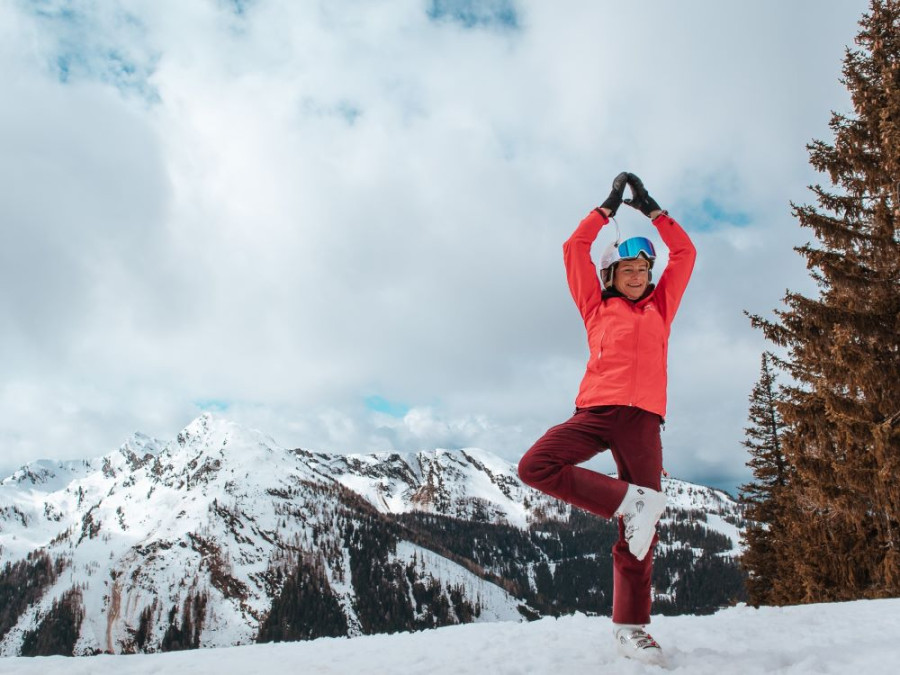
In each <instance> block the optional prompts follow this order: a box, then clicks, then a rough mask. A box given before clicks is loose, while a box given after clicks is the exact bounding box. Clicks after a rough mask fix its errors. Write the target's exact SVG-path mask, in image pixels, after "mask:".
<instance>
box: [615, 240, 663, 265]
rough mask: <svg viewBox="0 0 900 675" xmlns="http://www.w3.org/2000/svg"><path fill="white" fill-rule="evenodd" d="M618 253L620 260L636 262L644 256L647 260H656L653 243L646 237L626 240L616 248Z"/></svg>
mask: <svg viewBox="0 0 900 675" xmlns="http://www.w3.org/2000/svg"><path fill="white" fill-rule="evenodd" d="M616 253H618V254H619V257H618V259H619V260H635V259H637V258H639V257H640V256H642V255H643V256H644V257H645V258H646V259H647V260H655V259H656V249H655V248H653V242H652V241H650V240H649V239H647V238H646V237H631V239H626V240H625V241H623V242H622V243H621V244H619V245H618V246H617V247H616Z"/></svg>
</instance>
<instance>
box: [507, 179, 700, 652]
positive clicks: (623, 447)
mask: <svg viewBox="0 0 900 675" xmlns="http://www.w3.org/2000/svg"><path fill="white" fill-rule="evenodd" d="M626 185H628V186H629V187H630V188H631V193H632V198H631V199H624V200H623V196H624V191H625V186H626ZM623 201H624V203H625V204H628V205H629V206H631V207H633V208H635V209H638V210H639V211H641V212H642V213H644V214H645V215H646V216H648V217H649V218H650V219H651V221H652V223H653V225H654V226H655V227H656V229H657V230H658V231H659V235H660V238H661V239H662V240H663V242H664V243H665V244H666V246H667V247H668V249H669V262H668V264H667V265H666V268H665V271H664V272H663V273H662V275H661V276H660V278H659V281H658V282H657V283H656V284H655V285H654V284H652V283H651V280H652V268H653V263H654V261H655V260H656V251H655V249H654V247H653V244H652V242H650V240H648V239H646V238H644V237H632V238H631V239H627V240H625V241H624V242H621V243H620V242H618V241H616V242H614V243H612V244H610V245H609V246H608V247H607V248H606V249H605V251H604V252H603V255H602V256H601V258H600V266H599V267H600V277H599V279H598V275H597V268H596V267H595V265H594V263H593V261H592V260H591V245H592V244H593V243H594V240H595V239H596V238H597V235H598V234H599V233H600V230H601V229H602V228H603V227H604V226H605V225H606V224H607V223H609V219H610V218H611V217H612V216H614V215H615V213H616V210H617V209H618V208H619V206H621V204H622V203H623ZM563 256H564V260H565V266H566V276H567V278H568V282H569V289H570V291H571V292H572V298H573V299H574V300H575V304H576V305H577V306H578V310H579V311H580V312H581V316H582V318H583V319H584V325H585V328H586V330H587V338H588V346H589V348H590V358H589V360H588V364H587V371H586V372H585V375H584V378H583V379H582V381H581V387H580V389H579V392H578V397H577V398H576V399H575V406H576V408H575V414H574V415H573V416H572V417H571V418H570V419H569V420H567V421H565V422H563V423H562V424H560V425H557V426H555V427H553V428H551V429H550V430H548V431H547V433H545V434H544V435H543V436H542V437H541V438H540V439H539V440H538V441H537V443H535V444H534V445H533V446H532V447H531V449H530V450H528V452H526V453H525V455H524V456H523V457H522V459H521V460H520V462H519V476H520V478H521V479H522V481H523V482H525V483H526V484H527V485H530V486H532V487H534V488H536V489H538V490H541V491H542V492H545V493H547V494H549V495H552V496H554V497H557V498H559V499H562V500H564V501H566V502H568V503H569V504H572V505H573V506H577V507H580V508H582V509H585V510H587V511H590V512H591V513H594V514H596V515H599V516H603V517H604V518H612V517H613V516H618V517H619V518H620V520H619V540H618V542H617V543H616V544H615V546H614V547H613V616H612V619H613V631H614V634H615V637H616V642H617V644H618V647H619V651H620V653H622V654H624V655H625V656H629V657H631V658H636V659H639V660H641V661H645V662H650V663H661V662H662V651H661V649H660V647H659V645H658V644H657V643H656V641H655V640H653V638H652V637H650V635H649V634H648V633H647V632H646V631H645V630H644V626H646V625H647V624H648V623H649V622H650V602H651V596H650V579H651V573H652V565H653V548H654V546H655V545H656V523H657V521H658V520H659V518H660V517H661V516H662V514H663V512H664V511H665V506H666V497H665V495H664V494H663V493H662V492H661V474H662V444H661V441H660V426H661V424H662V423H663V421H664V418H665V414H666V362H667V354H668V343H669V330H670V327H671V325H672V319H673V318H674V317H675V312H676V311H677V309H678V305H679V303H680V302H681V297H682V295H683V294H684V290H685V288H686V287H687V284H688V280H689V279H690V276H691V271H692V270H693V268H694V260H695V258H696V251H695V249H694V246H693V244H692V243H691V240H690V238H689V237H688V235H687V233H686V232H685V231H684V230H683V229H682V228H681V226H680V225H679V224H678V223H677V222H675V220H674V219H672V218H671V217H670V216H669V215H668V213H667V212H666V211H663V210H661V209H660V208H659V205H658V204H657V203H656V201H655V200H654V199H653V198H652V197H651V196H650V195H649V194H648V192H647V190H646V188H645V187H644V184H643V182H642V181H641V180H640V178H638V177H637V176H635V175H634V174H633V173H624V172H623V173H621V174H619V175H618V176H616V179H615V180H614V181H613V188H612V192H610V194H609V197H608V198H607V199H606V201H604V202H603V204H601V205H600V206H599V207H598V208H596V209H594V210H593V211H591V212H590V213H589V214H588V215H587V217H586V218H585V219H584V220H582V221H581V223H580V224H579V225H578V227H577V228H576V229H575V232H574V233H573V234H572V236H571V237H569V240H568V241H567V242H566V243H565V245H564V246H563ZM607 448H608V449H609V450H610V451H611V452H612V455H613V458H614V460H615V462H616V467H617V469H618V479H616V478H612V477H610V476H606V475H604V474H601V473H597V472H595V471H591V470H589V469H585V468H583V467H580V466H578V465H579V464H582V463H583V462H586V461H587V460H589V459H590V458H591V457H593V456H594V455H596V454H597V453H599V452H601V451H603V450H606V449H607Z"/></svg>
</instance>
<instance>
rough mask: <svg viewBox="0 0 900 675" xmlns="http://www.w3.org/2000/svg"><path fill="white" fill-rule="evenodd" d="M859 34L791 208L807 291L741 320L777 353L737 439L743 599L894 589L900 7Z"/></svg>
mask: <svg viewBox="0 0 900 675" xmlns="http://www.w3.org/2000/svg"><path fill="white" fill-rule="evenodd" d="M859 26H860V30H859V32H858V34H857V36H856V40H855V44H856V46H855V48H850V49H847V51H846V53H845V57H844V65H843V79H842V82H843V84H844V85H845V86H846V88H847V90H848V91H849V93H850V97H851V100H852V105H853V112H852V113H850V114H840V113H832V117H831V121H830V125H829V126H830V128H831V131H832V132H833V134H834V138H833V140H832V141H831V142H826V141H821V140H815V141H813V142H812V143H810V144H809V145H808V146H807V148H808V150H809V156H810V164H811V165H812V166H813V167H814V168H815V169H816V170H817V171H818V172H820V173H824V174H826V175H827V177H828V179H829V181H830V185H829V186H827V187H823V186H822V185H819V184H816V185H813V186H811V187H810V189H811V191H812V193H813V194H814V196H815V200H816V204H815V205H800V206H798V205H795V204H792V211H793V215H794V217H795V218H796V220H797V221H798V223H799V225H800V226H801V227H804V228H808V229H810V230H811V231H812V232H813V234H814V235H815V238H816V240H815V242H814V243H809V244H806V245H805V246H800V247H798V248H797V249H796V250H797V251H798V252H799V253H800V255H801V256H803V257H804V258H805V260H806V264H807V267H808V269H809V270H810V275H811V276H812V278H813V279H814V280H815V281H816V284H817V286H818V294H817V295H816V296H815V297H808V296H805V295H803V294H801V293H796V292H790V291H789V292H788V293H787V295H786V296H785V298H784V307H783V308H781V309H779V310H776V312H775V315H776V316H775V318H774V319H771V320H770V319H765V318H762V317H760V316H755V315H751V316H750V319H751V322H752V324H753V325H754V326H755V327H757V328H759V329H761V330H762V331H763V333H764V335H765V337H766V338H767V339H768V340H769V341H770V342H771V343H772V344H773V350H772V351H770V352H767V353H766V354H764V355H763V358H762V368H761V373H760V378H759V380H758V382H757V384H756V386H755V387H754V389H753V391H752V393H751V396H750V409H749V426H748V428H747V429H746V440H745V443H744V444H745V446H746V447H747V449H748V452H749V454H750V461H749V462H748V465H749V467H750V468H751V469H752V472H753V480H752V481H751V482H750V483H748V484H747V485H745V486H743V487H742V490H741V499H742V501H743V502H744V504H745V505H746V507H747V512H746V515H747V518H748V519H750V520H752V521H754V522H753V523H751V525H750V526H749V527H748V528H747V530H746V544H747V551H746V553H745V555H744V567H745V569H746V571H747V574H748V582H747V586H748V593H749V596H750V599H751V601H752V602H753V603H754V604H791V603H808V602H823V601H840V600H852V599H858V598H879V597H893V596H897V595H900V481H898V480H897V478H898V475H900V233H898V229H900V2H898V0H871V2H870V6H869V10H868V11H867V13H865V14H864V15H863V17H862V19H861V20H860V22H859ZM776 352H777V353H776Z"/></svg>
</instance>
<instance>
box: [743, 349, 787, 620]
mask: <svg viewBox="0 0 900 675" xmlns="http://www.w3.org/2000/svg"><path fill="white" fill-rule="evenodd" d="M777 404H778V394H777V392H776V384H775V376H774V374H773V373H772V368H771V366H770V364H769V355H768V354H763V356H762V368H761V370H760V376H759V381H758V382H757V383H756V386H755V387H753V393H751V394H750V410H749V413H750V426H749V427H747V428H746V429H745V430H744V433H745V434H746V440H744V443H743V444H744V446H745V447H746V448H747V450H748V451H749V453H750V460H749V461H748V462H747V466H749V467H750V468H751V469H752V470H753V478H754V480H753V482H751V483H747V484H746V485H742V486H741V495H740V499H741V502H742V503H743V504H744V506H745V507H746V510H745V512H744V515H745V516H746V518H747V519H748V520H749V521H750V522H748V523H747V527H746V529H745V530H744V544H745V546H746V550H745V551H744V554H743V556H742V559H741V564H742V565H743V567H744V569H745V570H746V571H747V573H748V578H747V594H748V596H749V598H750V602H751V603H753V604H754V605H757V606H759V605H769V604H774V603H777V602H778V601H779V599H780V598H779V594H778V593H777V591H776V588H777V586H778V580H779V579H780V578H783V577H785V576H787V575H786V574H785V564H786V563H785V549H786V548H789V547H790V542H789V541H786V537H785V532H784V522H785V520H786V518H785V517H783V515H782V514H783V513H784V512H785V511H786V510H788V509H791V508H792V507H791V506H790V505H789V500H788V497H789V493H788V490H787V486H788V467H787V463H786V461H785V458H784V452H783V451H782V447H781V432H782V427H783V426H784V424H783V422H782V420H781V414H780V413H779V412H778V405H777Z"/></svg>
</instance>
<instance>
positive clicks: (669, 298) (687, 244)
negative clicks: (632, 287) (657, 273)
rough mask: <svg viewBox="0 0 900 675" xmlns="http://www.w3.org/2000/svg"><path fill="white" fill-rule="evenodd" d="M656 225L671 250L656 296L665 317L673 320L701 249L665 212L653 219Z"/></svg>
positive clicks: (657, 285)
mask: <svg viewBox="0 0 900 675" xmlns="http://www.w3.org/2000/svg"><path fill="white" fill-rule="evenodd" d="M653 225H654V226H655V227H656V229H657V230H659V236H660V238H661V239H662V240H663V243H665V245H666V248H668V249H669V262H668V263H667V264H666V269H665V270H664V271H663V273H662V276H661V277H660V279H659V282H658V283H657V284H656V297H657V298H659V304H660V305H661V306H660V310H661V311H662V313H663V316H665V317H666V318H667V319H668V321H672V318H673V317H674V316H675V312H677V311H678V305H680V304H681V297H682V296H683V295H684V290H685V289H686V288H687V285H688V281H689V280H690V278H691V272H692V271H693V270H694V261H695V260H696V259H697V249H695V248H694V244H693V242H691V239H690V237H688V234H687V232H685V231H684V230H683V229H682V227H681V225H679V224H678V223H677V222H676V221H675V219H674V218H672V217H671V216H669V214H668V213H666V212H665V211H662V212H660V214H659V215H658V216H656V218H654V219H653Z"/></svg>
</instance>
